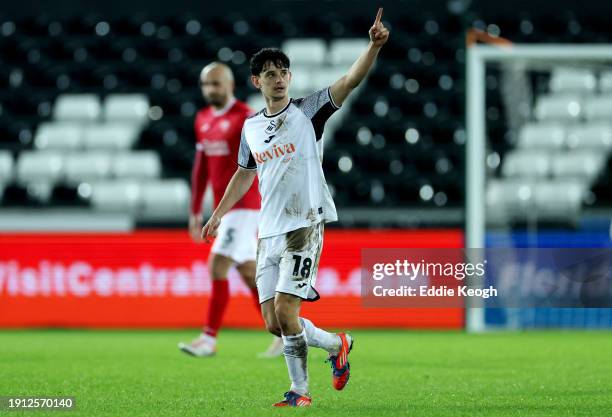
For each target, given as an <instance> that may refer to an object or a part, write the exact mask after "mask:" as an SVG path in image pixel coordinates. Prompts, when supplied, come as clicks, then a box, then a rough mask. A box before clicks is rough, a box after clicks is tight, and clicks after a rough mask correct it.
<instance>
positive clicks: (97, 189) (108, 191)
mask: <svg viewBox="0 0 612 417" xmlns="http://www.w3.org/2000/svg"><path fill="white" fill-rule="evenodd" d="M140 198H141V186H140V184H139V183H138V182H136V181H103V182H99V183H94V184H93V185H92V194H91V205H92V207H94V208H95V209H96V210H100V211H106V212H120V213H137V212H138V210H139V209H140Z"/></svg>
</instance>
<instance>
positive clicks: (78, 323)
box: [0, 229, 464, 329]
mask: <svg viewBox="0 0 612 417" xmlns="http://www.w3.org/2000/svg"><path fill="white" fill-rule="evenodd" d="M463 245H464V243H463V232H462V231H461V230H459V229H445V230H426V231H418V230H414V231H391V230H389V231H365V230H330V231H327V232H326V235H325V245H324V246H325V248H324V251H323V255H322V257H321V263H320V268H319V273H318V279H317V289H318V290H319V292H320V294H321V297H322V298H321V300H319V301H317V302H316V303H315V304H316V307H315V305H313V303H305V305H304V307H303V314H304V315H305V316H307V317H310V318H311V319H313V320H315V321H316V323H317V324H319V325H321V326H324V327H340V328H356V327H366V328H367V327H376V328H381V327H387V328H440V329H452V328H462V327H463V321H464V320H463V309H461V308H447V309H443V308H437V309H435V308H434V309H424V308H416V309H392V308H364V307H363V306H362V302H361V298H360V289H361V286H360V279H361V271H360V262H361V250H362V249H363V248H364V247H379V248H401V247H403V248H406V247H414V248H461V247H463ZM209 249H210V245H206V244H202V245H197V244H195V243H193V242H192V241H191V240H190V239H189V237H188V236H187V233H185V232H184V231H140V232H134V233H103V234H101V233H72V234H70V233H62V234H36V233H29V234H23V233H22V234H3V235H0V327H13V328H14V327H17V328H19V327H85V328H120V327H130V328H180V327H195V326H200V325H202V322H203V318H204V314H205V311H206V307H207V304H208V297H209V294H210V280H209V277H208V270H207V264H206V260H207V258H208V251H209ZM229 279H230V290H231V293H232V295H233V299H232V301H231V303H230V306H229V308H228V312H227V316H226V324H227V326H228V327H262V326H263V323H262V320H261V318H260V315H259V312H258V311H257V310H256V309H255V307H254V306H253V302H252V300H251V298H250V296H249V291H248V289H247V288H246V287H245V285H244V284H243V283H242V282H241V280H240V277H239V276H238V274H237V272H236V271H235V270H232V271H231V273H230V276H229Z"/></svg>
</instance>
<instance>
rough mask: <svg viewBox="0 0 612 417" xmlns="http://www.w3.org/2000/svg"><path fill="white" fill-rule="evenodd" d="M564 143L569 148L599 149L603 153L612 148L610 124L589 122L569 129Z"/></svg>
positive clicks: (611, 128) (611, 126)
mask: <svg viewBox="0 0 612 417" xmlns="http://www.w3.org/2000/svg"><path fill="white" fill-rule="evenodd" d="M566 142H567V146H568V147H570V148H576V149H584V148H590V149H600V150H602V151H604V152H605V151H606V150H608V149H610V148H612V124H610V123H608V122H591V123H587V124H583V125H576V126H572V127H569V128H568V129H567V139H566Z"/></svg>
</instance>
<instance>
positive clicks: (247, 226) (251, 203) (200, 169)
mask: <svg viewBox="0 0 612 417" xmlns="http://www.w3.org/2000/svg"><path fill="white" fill-rule="evenodd" d="M200 86H201V88H202V94H203V95H204V98H205V99H206V101H207V102H208V104H209V106H208V107H205V108H204V109H202V110H200V111H199V112H198V114H197V115H196V119H195V135H196V156H195V161H194V165H193V171H192V177H191V182H192V185H191V193H192V194H191V214H190V216H189V231H190V234H191V236H192V238H193V239H194V241H196V242H198V243H200V242H202V239H201V237H200V231H201V229H202V213H201V210H202V197H203V195H204V191H205V190H206V185H207V182H208V181H210V184H211V185H212V190H213V194H214V200H215V206H216V205H217V204H218V203H219V201H220V200H221V198H222V197H223V193H224V192H225V188H226V187H227V184H228V183H229V180H230V179H231V178H232V175H234V172H235V170H236V160H237V157H238V156H237V155H238V148H239V146H240V133H241V131H242V125H243V124H244V120H245V119H246V118H247V117H248V116H249V115H250V114H251V113H252V111H251V109H250V108H249V107H248V106H247V104H246V103H244V102H242V101H239V100H236V99H235V98H234V77H233V74H232V71H231V70H230V68H229V67H228V66H226V65H225V64H221V63H217V62H213V63H212V64H209V65H207V66H206V67H205V68H204V69H203V70H202V73H201V75H200ZM259 208H260V197H259V192H258V190H257V184H256V183H254V184H253V185H252V186H251V188H250V189H249V190H248V191H247V193H246V194H245V195H244V196H243V197H242V199H241V200H240V201H239V202H238V203H237V204H236V205H235V206H234V209H233V210H231V211H230V212H228V213H227V214H226V215H225V216H224V217H223V219H222V221H221V225H220V228H219V234H218V237H217V239H216V240H215V242H214V244H213V246H212V248H211V250H210V256H209V258H208V265H209V269H210V276H211V278H212V294H211V299H210V305H209V309H208V321H207V323H206V325H205V326H204V329H203V332H202V334H201V335H200V336H199V337H197V338H196V339H195V340H193V341H192V342H191V343H183V342H181V343H179V348H180V349H181V350H182V351H183V352H185V353H188V354H191V355H194V356H212V355H214V354H215V352H216V344H217V333H218V331H219V329H220V328H221V324H222V322H223V315H224V313H225V310H226V308H227V305H228V302H229V285H228V280H227V275H228V271H229V269H230V267H231V266H232V265H236V269H237V270H238V272H239V273H240V275H241V276H242V279H243V280H244V282H245V284H246V285H247V286H248V287H249V289H250V290H251V293H252V295H253V300H254V302H255V304H256V308H257V311H259V310H260V307H259V297H258V294H257V287H256V285H255V257H256V256H255V255H256V251H257V240H256V239H257V216H258V212H259ZM282 347H283V345H282V342H281V341H280V339H278V338H275V340H274V341H273V343H272V345H271V346H270V347H269V348H268V350H267V351H266V352H265V353H264V356H279V355H280V354H281V352H282Z"/></svg>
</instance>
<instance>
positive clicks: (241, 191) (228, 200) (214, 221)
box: [202, 167, 257, 242]
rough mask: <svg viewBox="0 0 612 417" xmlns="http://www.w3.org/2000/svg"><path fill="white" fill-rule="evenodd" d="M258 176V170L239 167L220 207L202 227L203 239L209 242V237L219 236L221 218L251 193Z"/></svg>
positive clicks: (228, 185)
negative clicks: (247, 193)
mask: <svg viewBox="0 0 612 417" xmlns="http://www.w3.org/2000/svg"><path fill="white" fill-rule="evenodd" d="M256 176H257V170H254V169H245V168H242V167H238V169H237V170H236V172H235V173H234V175H233V176H232V179H231V180H230V182H229V184H227V188H226V189H225V194H223V198H222V199H221V201H220V202H219V205H218V206H217V208H216V209H215V211H214V212H213V214H212V215H211V216H210V219H208V221H207V222H206V224H205V225H204V227H202V239H204V240H206V241H207V242H208V241H209V237H215V236H217V229H218V228H219V224H220V223H221V218H222V217H223V216H224V215H225V213H227V212H228V211H230V209H231V208H232V207H234V204H236V203H237V202H238V201H239V200H240V199H241V198H242V197H243V196H244V195H245V194H246V192H247V191H249V188H251V185H252V184H253V181H254V180H255V177H256Z"/></svg>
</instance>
